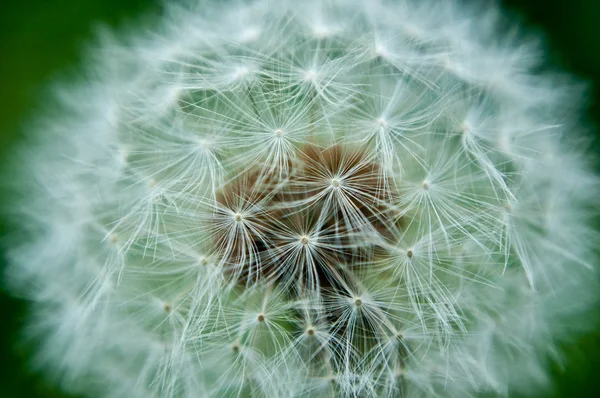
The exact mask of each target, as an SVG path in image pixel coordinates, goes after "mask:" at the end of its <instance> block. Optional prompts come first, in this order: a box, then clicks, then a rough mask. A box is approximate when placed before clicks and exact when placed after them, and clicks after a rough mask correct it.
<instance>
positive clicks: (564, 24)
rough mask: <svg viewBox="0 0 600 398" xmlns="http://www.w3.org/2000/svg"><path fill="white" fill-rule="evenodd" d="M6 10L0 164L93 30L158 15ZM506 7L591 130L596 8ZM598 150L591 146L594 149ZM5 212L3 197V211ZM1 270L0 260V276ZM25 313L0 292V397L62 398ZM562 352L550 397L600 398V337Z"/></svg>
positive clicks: (57, 4)
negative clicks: (574, 82)
mask: <svg viewBox="0 0 600 398" xmlns="http://www.w3.org/2000/svg"><path fill="white" fill-rule="evenodd" d="M273 1H277V0H273ZM299 1H301V0H299ZM439 1H444V0H439ZM474 1H477V0H474ZM3 3H4V4H3V5H1V6H0V163H1V162H2V159H3V158H4V157H5V156H6V154H8V153H9V152H10V151H11V147H12V145H13V144H14V142H16V141H18V139H19V137H20V131H19V126H20V123H21V122H22V121H23V120H26V119H27V117H29V116H31V115H33V114H34V113H35V108H36V106H39V105H40V92H41V90H42V89H43V87H44V85H46V84H47V83H48V82H51V81H52V80H53V79H54V78H56V77H57V76H59V75H64V74H65V73H69V71H74V70H76V69H77V68H78V67H79V65H80V64H79V59H80V56H81V54H82V49H84V48H85V46H86V44H89V43H90V40H91V39H92V38H93V35H94V29H95V28H96V27H97V26H99V25H100V24H108V25H111V26H126V25H127V24H128V22H133V21H135V19H136V18H138V17H139V16H140V15H159V14H160V7H159V5H158V4H157V3H156V2H154V1H152V0H29V1H25V0H24V1H12V2H10V3H8V4H6V2H3ZM503 3H504V4H505V6H506V7H507V8H508V9H509V10H510V11H511V12H513V13H515V15H517V16H520V17H522V18H523V22H524V23H525V25H530V26H534V27H537V28H540V29H542V30H543V31H545V32H546V34H547V38H548V42H549V46H550V50H551V51H550V55H551V61H552V62H553V63H555V64H556V65H558V66H561V67H563V68H565V69H567V70H570V71H572V72H574V73H576V74H577V75H579V76H581V77H582V78H584V79H586V80H588V81H590V82H591V83H592V84H593V85H592V92H591V103H590V108H589V110H588V113H589V116H590V117H591V118H592V120H593V121H594V123H598V121H600V26H599V24H600V1H598V0H571V1H565V0H505V1H503ZM596 131H599V130H598V129H596ZM598 147H599V146H598V144H597V143H596V144H595V148H598ZM596 152H597V150H596ZM9 178H10V176H9ZM599 202H600V199H599ZM2 204H3V198H2V197H0V210H2ZM6 232H7V226H6V224H5V223H4V222H3V221H2V219H0V239H1V237H2V236H4V235H5V233H6ZM1 243H2V242H1V241H0V245H1ZM1 254H2V253H0V255H1ZM3 267H4V257H3V256H2V257H0V272H1V271H3ZM599 268H600V265H599ZM0 275H1V274H0ZM0 285H1V283H0ZM25 311H26V307H25V305H24V303H22V302H20V301H17V300H15V299H12V298H10V297H8V296H7V295H6V294H4V293H3V292H2V291H0V397H3V398H13V397H25V398H27V397H32V398H36V397H40V398H59V397H65V398H66V396H65V395H63V394H62V393H60V391H58V390H57V389H56V388H55V387H53V386H52V385H50V384H48V383H46V382H45V381H44V380H43V379H42V377H40V376H38V375H33V374H30V373H29V372H28V371H27V368H26V365H25V360H26V357H27V353H26V352H25V351H20V350H18V349H15V348H14V347H15V344H14V343H15V341H16V338H17V335H18V330H19V325H20V324H21V323H22V321H23V316H24V315H25ZM597 312H598V314H595V315H600V309H599V310H598V311H597ZM565 350H566V352H567V361H566V364H565V365H564V366H562V367H559V366H555V367H554V369H553V373H554V375H555V381H556V388H555V391H554V394H552V395H549V397H552V398H558V397H596V396H600V383H599V382H598V381H597V379H598V378H600V330H598V331H597V332H595V333H590V334H588V335H586V336H584V337H582V338H581V339H579V340H578V342H577V343H576V344H574V345H572V346H569V347H565Z"/></svg>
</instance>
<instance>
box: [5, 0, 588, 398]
mask: <svg viewBox="0 0 600 398" xmlns="http://www.w3.org/2000/svg"><path fill="white" fill-rule="evenodd" d="M217 3H218V2H216V1H214V2H213V1H200V0H199V1H187V2H185V3H184V2H178V3H177V4H176V5H169V7H168V8H169V11H168V13H167V15H165V16H164V17H163V18H162V20H161V24H162V25H161V26H159V27H157V28H156V30H155V31H154V32H151V33H147V32H139V34H137V35H132V36H131V37H129V38H128V39H126V40H124V41H118V40H115V39H107V38H105V39H104V40H102V41H100V46H99V47H100V48H99V49H98V50H96V51H95V52H94V53H93V55H92V56H90V58H89V65H88V70H89V73H88V74H87V77H86V79H82V80H81V81H79V82H75V83H74V84H69V85H67V84H63V85H62V86H61V85H57V93H56V96H55V97H54V99H55V100H56V101H59V102H60V104H61V111H60V112H56V113H55V114H54V115H52V116H50V117H45V118H43V120H41V121H40V122H39V123H38V124H37V125H36V127H35V128H33V129H32V130H33V131H32V134H31V137H32V140H31V141H32V142H30V143H29V146H27V147H26V148H24V149H23V150H22V151H21V153H20V154H19V155H18V163H17V164H18V168H19V173H20V174H19V175H18V177H17V178H18V181H19V182H18V184H17V185H18V186H19V187H18V191H19V192H20V194H21V199H20V201H19V202H18V203H15V206H16V207H17V209H16V211H15V212H14V213H15V214H17V216H16V217H15V218H14V220H15V225H16V226H17V227H18V229H19V230H20V231H21V234H19V235H18V239H13V240H12V241H11V247H10V248H9V249H10V257H11V266H10V268H9V270H8V276H9V280H10V283H11V288H12V289H14V291H15V292H18V293H19V294H22V295H23V294H24V295H26V297H27V298H29V299H30V300H31V301H32V302H33V307H34V312H35V313H34V315H33V316H32V318H31V322H30V329H29V330H30V333H32V334H33V335H34V336H37V337H39V338H40V339H41V340H42V344H41V346H40V348H39V351H38V356H37V357H36V359H35V362H36V365H39V366H40V367H42V368H46V369H48V370H49V371H50V372H52V373H54V374H55V375H56V376H57V377H58V378H60V379H61V380H62V383H63V385H64V386H66V388H67V389H69V390H71V391H75V392H78V393H80V394H85V395H89V396H105V397H127V398H130V397H140V398H142V397H143V398H146V397H173V398H175V397H181V398H187V397H190V398H191V397H230V396H236V397H237V396H239V397H246V396H248V397H249V396H252V397H329V396H341V397H375V396H377V397H403V398H415V397H438V396H446V397H457V398H458V397H460V398H463V397H468V396H474V395H477V394H479V393H481V392H485V393H493V394H500V395H501V394H506V393H507V392H509V391H512V390H519V391H526V392H527V391H529V390H533V389H535V388H537V387H539V386H543V385H544V384H546V383H547V382H548V380H547V360H548V359H549V358H550V357H551V356H552V355H555V354H556V352H555V349H554V348H553V347H554V345H555V343H556V342H557V341H559V340H560V339H563V338H568V337H569V336H572V335H574V333H576V332H577V331H580V330H583V329H584V328H585V319H584V318H582V316H581V315H580V314H583V313H585V311H586V309H587V308H589V306H590V305H592V304H593V303H594V302H595V296H596V291H597V289H598V285H597V282H596V276H595V274H594V272H593V270H592V265H593V263H594V245H595V243H596V242H597V239H596V238H597V237H596V234H595V232H593V229H592V227H591V226H590V221H589V220H590V217H591V215H592V214H593V213H592V210H593V209H592V207H593V203H594V201H595V200H596V197H597V195H598V180H597V178H596V176H594V175H593V173H592V172H591V171H590V170H591V169H590V168H589V167H588V166H587V165H586V161H585V159H584V157H583V150H582V149H581V148H580V146H578V142H579V139H580V138H581V135H582V131H583V129H582V128H581V127H579V126H578V124H579V123H580V121H579V120H578V118H577V116H578V115H577V110H576V109H574V108H576V106H572V104H574V103H576V102H577V98H578V96H581V95H582V94H581V91H579V90H578V89H576V86H575V85H574V84H572V83H571V82H570V81H569V79H566V78H565V77H564V76H560V75H558V74H551V73H547V72H543V71H542V69H543V68H542V65H541V55H542V51H541V50H540V48H539V46H538V43H537V40H536V39H535V38H533V39H530V38H527V37H525V36H524V35H522V34H520V33H519V32H518V29H516V27H514V26H512V25H510V23H508V22H507V21H506V20H504V19H503V18H502V17H501V16H500V15H499V13H498V11H497V10H496V9H494V8H492V9H488V10H485V11H483V10H475V9H470V8H467V7H465V6H464V5H462V4H458V3H455V2H450V1H445V2H439V1H421V0H419V1H417V0H404V1H396V2H392V1H384V0H348V1H343V0H327V1H316V0H304V1H298V2H297V1H292V0H289V1H288V0H278V1H267V0H256V1H244V2H242V1H239V2H233V3H232V2H228V3H225V4H217ZM15 236H17V235H15ZM577 319H579V320H582V319H583V321H584V322H582V323H581V324H580V323H578V322H576V320H577Z"/></svg>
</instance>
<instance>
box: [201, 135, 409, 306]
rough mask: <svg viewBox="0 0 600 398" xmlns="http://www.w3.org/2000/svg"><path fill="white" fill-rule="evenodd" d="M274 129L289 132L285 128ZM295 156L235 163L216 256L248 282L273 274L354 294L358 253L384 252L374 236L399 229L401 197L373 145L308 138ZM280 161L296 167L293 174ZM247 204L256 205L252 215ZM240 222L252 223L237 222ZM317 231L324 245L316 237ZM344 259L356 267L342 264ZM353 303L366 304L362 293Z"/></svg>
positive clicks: (224, 195) (224, 194) (390, 236)
mask: <svg viewBox="0 0 600 398" xmlns="http://www.w3.org/2000/svg"><path fill="white" fill-rule="evenodd" d="M272 134H274V135H278V136H279V135H281V134H285V133H284V131H283V130H282V129H281V128H278V129H273V130H272ZM290 157H291V159H289V160H290V161H289V162H288V163H285V162H283V163H285V165H278V164H268V165H260V164H258V165H256V166H254V167H250V168H248V169H246V170H241V171H238V170H234V172H235V173H236V177H235V178H233V179H232V180H231V182H229V183H228V184H227V185H225V186H224V187H223V188H221V190H220V191H218V192H217V195H216V202H217V203H218V205H219V206H218V207H219V208H221V209H222V208H224V209H226V210H227V212H228V214H229V217H230V218H229V220H232V219H233V220H234V223H230V222H229V223H228V222H223V220H222V219H220V218H219V217H220V215H219V214H224V213H217V215H216V216H215V218H214V224H212V225H213V231H214V232H213V239H214V240H213V242H214V244H215V248H216V249H217V250H219V249H222V252H221V253H216V255H217V256H223V258H222V259H221V260H219V261H222V263H223V264H225V267H224V272H225V273H226V274H227V276H228V277H231V278H232V279H234V280H236V281H238V282H239V283H240V284H243V285H244V286H248V285H249V284H252V283H256V282H259V281H260V280H263V279H266V280H269V281H271V280H272V281H273V282H276V283H283V284H284V285H286V286H291V285H292V283H295V284H299V285H300V288H301V289H304V288H306V289H333V290H344V291H340V293H343V294H346V293H349V292H348V291H346V290H345V289H346V288H345V287H344V286H349V285H352V283H354V282H351V281H350V280H351V279H353V278H355V276H353V275H352V273H353V270H355V269H358V267H361V266H362V265H361V264H359V263H360V262H357V261H356V260H357V259H359V258H371V257H373V256H375V255H377V256H382V255H385V253H384V251H382V250H380V251H377V252H375V249H376V247H378V246H376V244H374V243H373V242H375V241H377V242H380V241H381V242H383V240H379V239H378V238H379V237H380V238H382V239H384V240H394V239H396V237H397V236H399V234H398V233H397V232H398V231H396V228H398V227H400V226H401V223H402V222H403V219H402V217H401V216H400V215H398V214H397V212H395V210H394V209H396V208H397V207H396V203H395V202H394V201H395V198H397V197H398V196H397V195H396V193H395V192H392V191H390V186H391V184H389V185H388V184H381V180H382V178H383V176H382V170H381V167H380V166H379V165H378V164H376V163H374V162H372V161H371V159H370V157H369V152H368V151H367V150H366V149H361V148H348V147H345V146H342V145H333V146H328V147H325V148H323V147H321V146H317V145H306V146H303V147H301V148H299V150H298V151H297V152H296V153H292V154H290ZM278 167H290V168H292V171H293V173H282V170H281V169H279V168H278ZM286 171H289V170H286ZM323 176H329V177H327V178H328V180H325V181H324V180H323ZM340 176H343V179H342V178H341V177H340ZM323 182H324V183H325V184H323ZM342 187H344V188H346V189H345V192H344V195H339V197H338V196H337V195H336V196H335V197H334V196H331V195H329V194H328V192H327V190H332V189H333V190H339V189H341V188H342ZM240 206H242V207H243V208H245V209H246V208H247V209H250V208H252V209H257V211H256V212H252V217H251V218H250V217H248V219H247V220H246V218H247V217H246V216H245V215H244V213H242V212H241V211H239V208H240ZM241 222H244V223H245V224H244V226H247V228H239V226H238V225H236V223H241ZM246 224H247V225H246ZM374 234H375V235H378V236H375V235H374ZM313 236H314V237H317V236H318V237H319V242H323V244H319V245H316V244H313V243H314V242H313V241H314V240H315V239H316V238H313ZM373 238H375V239H373ZM313 246H314V247H313ZM309 248H313V249H314V250H308V249H309ZM282 264H283V266H282ZM337 264H347V265H351V266H352V267H350V268H349V270H341V269H338V265H337ZM354 264H356V266H354ZM353 302H354V304H355V305H356V306H360V305H361V304H362V301H361V300H360V299H358V300H356V301H353Z"/></svg>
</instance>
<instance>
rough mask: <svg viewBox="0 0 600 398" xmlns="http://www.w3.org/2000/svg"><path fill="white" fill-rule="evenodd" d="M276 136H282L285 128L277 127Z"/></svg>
mask: <svg viewBox="0 0 600 398" xmlns="http://www.w3.org/2000/svg"><path fill="white" fill-rule="evenodd" d="M275 136H276V137H282V136H283V130H282V129H276V130H275Z"/></svg>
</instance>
